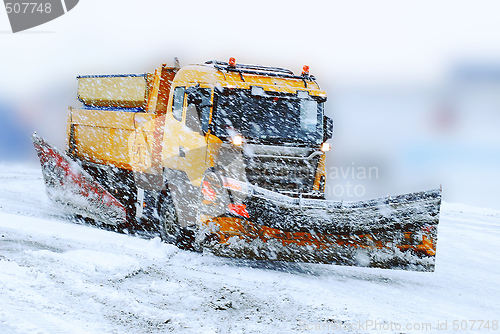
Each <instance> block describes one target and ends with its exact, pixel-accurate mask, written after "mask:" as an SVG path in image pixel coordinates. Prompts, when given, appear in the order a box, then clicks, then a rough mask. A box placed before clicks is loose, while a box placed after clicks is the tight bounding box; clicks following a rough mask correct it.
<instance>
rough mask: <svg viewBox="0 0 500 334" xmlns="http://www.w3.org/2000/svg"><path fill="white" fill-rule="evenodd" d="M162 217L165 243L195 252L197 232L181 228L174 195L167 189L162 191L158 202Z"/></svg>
mask: <svg viewBox="0 0 500 334" xmlns="http://www.w3.org/2000/svg"><path fill="white" fill-rule="evenodd" d="M158 213H159V216H160V228H159V230H160V236H161V239H162V240H163V242H166V243H169V244H173V245H176V246H177V247H179V248H180V249H185V250H194V242H195V232H194V231H193V230H192V229H189V228H185V227H180V226H179V221H178V216H177V211H176V209H175V204H174V200H173V198H172V194H171V193H170V191H169V190H168V189H167V190H165V191H162V193H161V196H160V200H159V202H158Z"/></svg>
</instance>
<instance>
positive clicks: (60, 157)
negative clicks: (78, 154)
mask: <svg viewBox="0 0 500 334" xmlns="http://www.w3.org/2000/svg"><path fill="white" fill-rule="evenodd" d="M31 139H32V141H33V145H34V146H35V150H36V152H37V154H38V158H39V159H40V164H41V166H42V174H43V178H44V180H45V186H46V191H47V196H48V197H49V198H50V199H51V200H53V201H54V202H56V203H60V204H62V205H64V206H65V207H66V209H67V210H68V211H71V212H74V213H76V214H82V215H84V216H86V217H90V218H93V219H95V220H97V221H100V222H105V223H106V224H112V225H119V224H122V223H125V219H126V211H125V207H124V206H123V205H122V204H121V203H120V202H119V201H118V200H117V199H116V198H115V197H113V195H111V194H110V193H109V192H108V191H107V190H106V189H104V188H103V187H102V186H101V185H100V184H99V183H97V182H96V181H95V180H94V179H93V178H92V177H91V176H90V175H89V174H88V173H87V172H85V171H84V170H83V169H82V167H80V165H78V164H77V163H76V162H75V161H73V160H71V159H70V158H69V157H68V156H67V155H65V154H64V153H62V152H61V151H59V150H58V149H57V148H55V147H54V146H52V145H50V144H49V143H47V142H46V141H45V140H43V139H42V138H40V137H39V136H37V135H36V134H33V135H32V137H31Z"/></svg>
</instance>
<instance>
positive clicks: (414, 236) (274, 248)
mask: <svg viewBox="0 0 500 334" xmlns="http://www.w3.org/2000/svg"><path fill="white" fill-rule="evenodd" d="M230 181H231V182H228V183H227V184H231V187H230V188H232V189H233V191H234V188H235V187H234V185H235V184H237V188H238V190H239V191H240V192H244V193H245V194H246V196H247V197H246V199H245V200H244V201H243V204H242V205H240V208H242V209H240V212H239V214H234V212H235V211H234V210H232V212H233V214H229V215H226V216H224V217H217V218H212V219H211V220H207V221H205V222H204V225H205V226H206V229H207V231H208V233H210V234H211V235H212V239H213V238H216V240H217V241H218V242H212V243H211V248H212V249H213V251H214V252H215V253H216V254H218V255H222V256H229V257H248V258H255V259H271V260H282V261H293V262H312V263H331V264H339V265H349V266H363V267H378V268H390V269H404V270H415V271H434V264H435V255H436V241H437V225H438V223H439V210H440V204H441V190H440V189H436V190H430V191H425V192H418V193H411V194H406V195H400V196H396V197H386V198H380V199H374V200H368V201H359V202H349V203H342V202H333V201H326V200H317V199H298V198H291V197H288V196H285V195H281V194H277V193H275V192H271V191H268V190H265V189H263V188H259V187H256V186H252V185H245V184H243V183H238V181H235V180H230ZM233 206H234V205H233ZM206 233H207V232H206Z"/></svg>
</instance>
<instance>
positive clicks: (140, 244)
mask: <svg viewBox="0 0 500 334" xmlns="http://www.w3.org/2000/svg"><path fill="white" fill-rule="evenodd" d="M438 236H439V240H438V252H437V261H436V272H434V273H420V272H405V271H391V270H382V269H368V268H351V267H340V266H332V265H313V264H294V263H272V262H259V261H246V260H237V259H226V258H218V257H215V256H213V255H211V254H199V253H192V252H187V251H181V250H178V249H177V248H176V247H174V246H171V245H166V244H162V243H161V242H160V241H159V239H153V240H146V239H143V238H139V237H136V236H129V235H123V234H117V233H113V232H109V231H104V230H100V229H97V228H96V227H93V226H87V225H85V224H81V223H80V224H76V223H74V222H72V217H71V216H68V215H66V214H65V213H64V212H62V211H60V210H59V209H58V208H56V207H54V206H53V205H52V204H51V203H50V202H49V201H48V199H47V198H46V196H45V190H44V185H43V180H42V176H41V172H40V171H39V170H38V169H37V168H33V167H12V166H2V165H0V333H5V334H8V333H36V334H38V333H166V332H176V333H290V332H304V333H420V332H427V333H435V332H438V331H439V332H444V331H445V329H446V330H447V331H448V332H457V333H471V332H476V331H478V329H479V327H480V325H481V332H485V333H490V332H491V333H494V332H500V329H499V326H500V325H499V321H500V311H499V310H500V289H499V287H498V284H499V283H498V282H499V281H500V260H499V258H500V257H499V255H500V250H499V249H500V248H499V241H500V211H494V210H489V209H478V208H473V207H468V206H466V205H460V204H448V203H445V204H443V206H442V213H441V221H440V226H439V232H438ZM481 321H482V322H481ZM339 328H341V329H340V330H339ZM454 328H455V329H454Z"/></svg>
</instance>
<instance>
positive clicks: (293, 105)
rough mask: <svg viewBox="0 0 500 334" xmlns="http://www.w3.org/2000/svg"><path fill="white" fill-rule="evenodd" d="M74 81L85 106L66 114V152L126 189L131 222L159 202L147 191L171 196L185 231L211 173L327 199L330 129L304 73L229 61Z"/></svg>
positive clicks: (320, 98)
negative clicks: (166, 193) (154, 200)
mask: <svg viewBox="0 0 500 334" xmlns="http://www.w3.org/2000/svg"><path fill="white" fill-rule="evenodd" d="M78 79H79V89H78V97H79V99H80V101H81V102H82V103H83V107H82V108H79V109H73V108H70V113H69V122H68V125H69V126H68V146H67V152H68V154H69V155H70V156H71V157H72V158H74V159H77V160H79V161H80V162H81V163H82V165H83V167H84V168H85V169H86V170H87V171H88V172H89V173H90V174H91V175H92V176H94V177H95V178H97V180H99V181H100V182H101V183H104V184H109V187H108V188H109V189H113V190H114V191H115V193H116V194H117V195H118V197H120V191H119V190H118V191H117V189H121V188H123V185H124V184H126V185H127V187H126V188H127V189H125V190H124V191H122V192H121V193H123V194H124V196H126V197H127V198H126V202H127V203H129V205H128V212H129V216H131V217H132V216H137V217H141V216H142V215H143V214H144V212H145V210H144V208H145V206H144V203H146V207H147V206H148V204H149V203H148V201H145V197H147V196H148V195H150V196H153V197H155V198H157V197H158V195H157V194H153V195H151V192H158V191H161V190H162V189H163V191H165V187H167V188H169V189H174V188H175V190H176V192H175V193H177V196H175V195H172V196H173V197H174V200H175V201H176V208H177V213H176V214H177V215H178V217H177V219H178V220H180V224H181V225H182V226H186V225H189V224H190V223H192V222H193V219H194V215H196V214H197V213H196V210H197V209H196V205H198V202H199V200H197V198H199V194H200V193H201V190H200V188H201V186H202V182H203V180H204V177H205V176H206V174H207V172H211V173H213V174H215V176H214V177H217V178H221V179H222V178H223V180H221V181H220V182H222V183H225V186H226V188H230V186H231V185H233V186H234V182H235V181H236V182H237V181H240V182H245V183H246V182H248V183H250V184H253V185H256V186H259V187H262V188H265V189H268V190H270V191H273V192H278V193H282V194H286V195H289V196H293V197H310V198H323V197H324V186H325V164H324V161H325V159H324V158H325V157H324V152H325V151H327V150H328V149H329V146H328V144H325V142H326V140H328V139H329V138H330V137H331V135H332V127H333V126H332V122H331V120H330V119H329V118H327V117H326V116H325V115H324V111H323V110H324V107H323V105H324V102H325V101H326V93H325V92H324V91H322V90H321V89H320V87H319V85H318V84H317V83H316V81H315V78H314V77H313V76H311V75H309V73H308V68H307V67H306V66H305V67H304V72H303V73H302V74H301V75H294V74H293V73H292V72H291V71H290V70H287V69H283V68H277V67H264V66H256V65H242V64H237V63H236V62H235V61H234V59H231V60H230V62H228V63H226V62H220V61H208V62H206V63H205V64H201V65H189V66H186V67H183V68H177V67H167V66H166V65H162V66H161V67H160V68H159V69H157V70H156V71H155V73H154V74H144V75H140V74H139V75H106V76H99V75H94V76H79V77H78ZM132 180H133V182H132ZM128 189H133V190H134V191H133V192H131V191H128ZM144 191H146V193H144ZM170 192H171V193H173V191H170ZM131 193H133V194H136V195H135V196H136V197H135V198H134V196H131V195H130V194H131ZM181 193H182V195H180V194H181ZM187 194H190V195H189V196H188V195H187ZM202 195H203V194H202ZM181 197H182V198H181ZM146 199H147V198H146ZM122 200H123V199H122ZM233 204H237V205H239V204H240V203H233ZM153 206H154V207H155V206H156V205H153ZM150 213H151V212H150Z"/></svg>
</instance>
